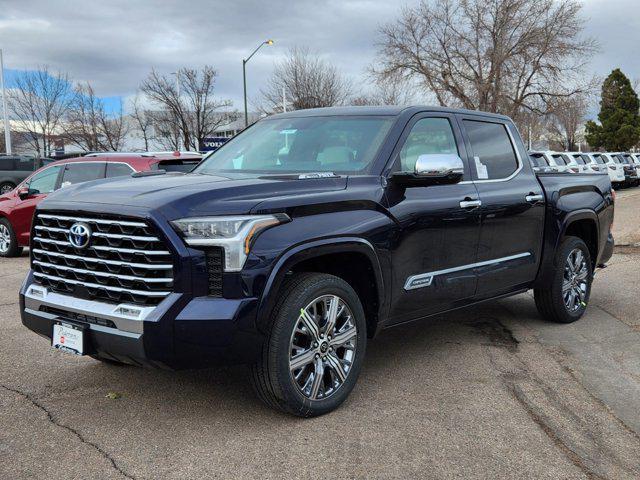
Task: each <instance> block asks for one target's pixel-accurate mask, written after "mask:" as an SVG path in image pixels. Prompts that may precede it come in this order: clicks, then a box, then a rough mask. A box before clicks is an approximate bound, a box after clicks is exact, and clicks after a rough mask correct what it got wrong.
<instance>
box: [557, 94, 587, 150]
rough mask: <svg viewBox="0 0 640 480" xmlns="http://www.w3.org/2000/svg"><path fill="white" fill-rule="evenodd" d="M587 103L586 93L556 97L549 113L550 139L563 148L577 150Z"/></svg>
mask: <svg viewBox="0 0 640 480" xmlns="http://www.w3.org/2000/svg"><path fill="white" fill-rule="evenodd" d="M589 105H590V102H589V97H588V96H587V95H586V94H576V95H573V96H571V97H566V98H558V99H556V100H555V101H554V102H553V103H552V104H551V113H550V114H549V126H548V128H549V134H550V140H551V141H552V142H554V143H557V144H558V145H559V146H560V147H561V148H562V149H563V150H567V151H574V150H577V149H578V144H579V143H580V142H579V138H578V132H579V130H580V128H581V127H582V126H583V125H584V121H585V119H586V117H587V113H588V111H589Z"/></svg>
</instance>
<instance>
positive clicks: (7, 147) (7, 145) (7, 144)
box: [0, 49, 11, 155]
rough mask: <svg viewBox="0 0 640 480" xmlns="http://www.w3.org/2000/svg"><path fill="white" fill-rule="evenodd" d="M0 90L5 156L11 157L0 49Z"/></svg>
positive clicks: (9, 128)
mask: <svg viewBox="0 0 640 480" xmlns="http://www.w3.org/2000/svg"><path fill="white" fill-rule="evenodd" d="M0 89H1V90H2V113H3V115H4V143H5V151H6V154H7V155H11V127H10V126H9V112H8V111H7V92H6V91H5V89H4V61H3V59H2V49H0Z"/></svg>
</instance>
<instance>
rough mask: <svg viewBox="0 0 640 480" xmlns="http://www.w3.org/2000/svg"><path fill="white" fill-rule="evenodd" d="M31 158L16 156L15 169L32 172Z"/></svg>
mask: <svg viewBox="0 0 640 480" xmlns="http://www.w3.org/2000/svg"><path fill="white" fill-rule="evenodd" d="M33 160H34V159H33V158H30V157H18V158H16V170H18V171H20V172H33Z"/></svg>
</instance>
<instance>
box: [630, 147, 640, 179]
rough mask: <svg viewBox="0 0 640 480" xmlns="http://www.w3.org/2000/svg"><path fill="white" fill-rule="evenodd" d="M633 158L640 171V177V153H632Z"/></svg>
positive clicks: (637, 170)
mask: <svg viewBox="0 0 640 480" xmlns="http://www.w3.org/2000/svg"><path fill="white" fill-rule="evenodd" d="M631 160H632V161H633V163H634V164H635V166H636V172H638V177H639V178H640V153H632V154H631Z"/></svg>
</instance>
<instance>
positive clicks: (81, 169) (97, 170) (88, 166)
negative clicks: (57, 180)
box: [61, 162, 106, 188]
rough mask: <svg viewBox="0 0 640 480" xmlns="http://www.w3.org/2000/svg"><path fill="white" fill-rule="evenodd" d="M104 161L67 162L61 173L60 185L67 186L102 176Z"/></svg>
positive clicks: (103, 174) (104, 168)
mask: <svg viewBox="0 0 640 480" xmlns="http://www.w3.org/2000/svg"><path fill="white" fill-rule="evenodd" d="M105 170H106V164H105V162H74V163H68V164H67V165H66V166H65V168H64V172H63V173H62V183H61V187H63V188H64V187H68V186H69V185H75V184H76V183H83V182H89V181H91V180H98V179H101V178H104V176H105Z"/></svg>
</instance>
